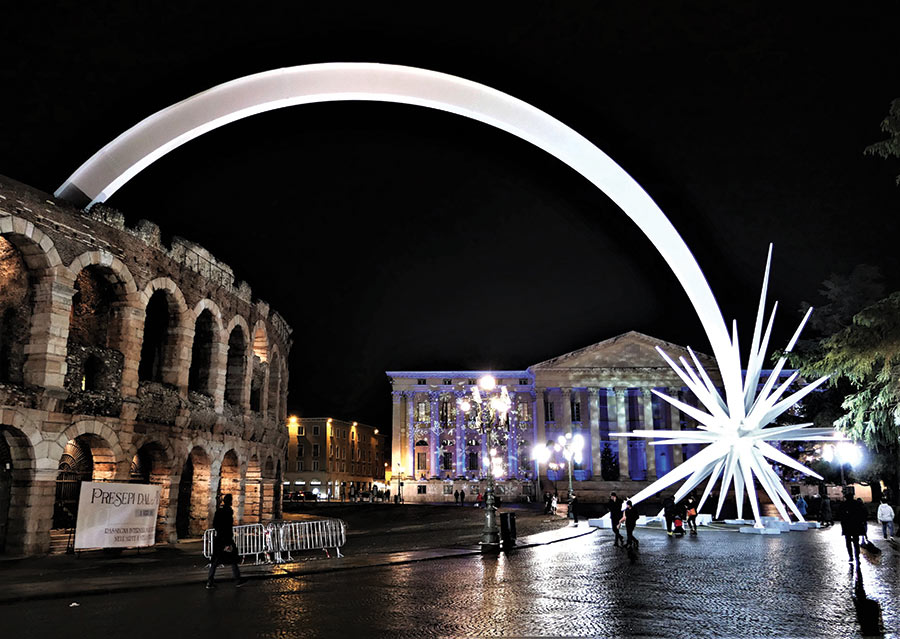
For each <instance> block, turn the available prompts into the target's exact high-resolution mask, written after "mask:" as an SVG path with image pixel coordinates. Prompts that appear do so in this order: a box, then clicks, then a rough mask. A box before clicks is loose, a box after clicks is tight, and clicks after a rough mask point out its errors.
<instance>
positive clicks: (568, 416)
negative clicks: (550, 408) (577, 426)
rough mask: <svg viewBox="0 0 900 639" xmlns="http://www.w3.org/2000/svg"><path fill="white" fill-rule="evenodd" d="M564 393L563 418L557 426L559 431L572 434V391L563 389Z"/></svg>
mask: <svg viewBox="0 0 900 639" xmlns="http://www.w3.org/2000/svg"><path fill="white" fill-rule="evenodd" d="M560 391H561V392H562V411H561V413H562V414H561V417H562V419H560V421H559V422H557V425H558V426H559V429H560V430H561V431H562V432H564V433H571V432H572V389H571V388H561V389H560Z"/></svg>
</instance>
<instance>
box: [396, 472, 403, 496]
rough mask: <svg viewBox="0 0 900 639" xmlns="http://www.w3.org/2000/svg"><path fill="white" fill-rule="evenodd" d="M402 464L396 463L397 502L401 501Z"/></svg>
mask: <svg viewBox="0 0 900 639" xmlns="http://www.w3.org/2000/svg"><path fill="white" fill-rule="evenodd" d="M402 486H403V466H401V465H400V464H397V503H398V504H402V503H403V490H402Z"/></svg>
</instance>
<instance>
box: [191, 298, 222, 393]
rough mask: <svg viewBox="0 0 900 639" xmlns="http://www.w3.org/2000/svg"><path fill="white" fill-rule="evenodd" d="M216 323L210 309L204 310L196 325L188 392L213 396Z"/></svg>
mask: <svg viewBox="0 0 900 639" xmlns="http://www.w3.org/2000/svg"><path fill="white" fill-rule="evenodd" d="M215 335H216V333H215V322H214V320H213V315H212V313H211V312H210V311H209V309H204V310H203V312H202V313H200V316H199V317H197V322H196V324H195V325H194V344H193V346H192V347H191V367H190V371H189V373H188V390H191V391H194V392H195V393H202V394H203V395H212V368H213V343H214V341H215Z"/></svg>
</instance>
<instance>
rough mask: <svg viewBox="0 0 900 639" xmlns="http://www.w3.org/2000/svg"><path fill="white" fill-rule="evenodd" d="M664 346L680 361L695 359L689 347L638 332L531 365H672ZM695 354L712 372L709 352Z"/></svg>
mask: <svg viewBox="0 0 900 639" xmlns="http://www.w3.org/2000/svg"><path fill="white" fill-rule="evenodd" d="M657 347H659V348H661V349H662V350H663V351H664V352H665V353H666V355H668V356H669V357H671V358H672V359H673V360H675V361H676V362H677V361H678V358H679V357H684V358H686V359H687V360H688V361H689V362H690V361H691V358H690V354H689V353H688V350H687V348H685V347H683V346H678V345H677V344H672V343H671V342H666V341H663V340H661V339H657V338H655V337H650V336H649V335H644V334H643V333H638V332H637V331H629V332H628V333H623V334H622V335H617V336H616V337H613V338H610V339H608V340H604V341H602V342H598V343H596V344H592V345H590V346H586V347H584V348H581V349H579V350H577V351H572V352H571V353H566V354H565V355H560V356H558V357H554V358H553V359H548V360H546V361H544V362H541V363H539V364H535V365H534V366H531V367H530V370H533V371H535V372H537V371H549V370H571V369H582V370H584V369H623V368H660V367H661V368H668V364H666V362H665V360H664V359H663V358H662V356H660V354H659V352H657V350H656V348H657ZM694 354H695V355H696V356H697V358H698V359H699V360H700V362H701V363H702V364H703V367H704V368H705V369H706V370H707V372H710V374H712V373H713V371H715V370H716V367H715V362H714V360H713V359H712V358H711V357H709V356H708V355H704V354H702V353H698V352H697V351H694Z"/></svg>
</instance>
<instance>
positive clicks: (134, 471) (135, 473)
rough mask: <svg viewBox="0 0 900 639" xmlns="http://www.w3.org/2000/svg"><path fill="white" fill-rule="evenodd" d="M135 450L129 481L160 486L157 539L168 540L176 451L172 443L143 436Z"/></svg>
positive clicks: (158, 540)
mask: <svg viewBox="0 0 900 639" xmlns="http://www.w3.org/2000/svg"><path fill="white" fill-rule="evenodd" d="M134 450H135V452H134V455H133V456H132V458H131V466H130V469H129V470H130V473H129V481H131V482H132V483H140V484H151V485H153V486H159V508H158V510H157V514H156V541H157V542H160V541H168V539H169V533H170V530H169V528H170V525H169V506H170V503H171V495H172V462H173V460H174V459H175V456H174V451H173V450H172V446H171V444H168V443H163V441H160V440H159V439H155V438H151V437H146V438H142V442H141V443H140V444H139V445H136V446H135V448H134Z"/></svg>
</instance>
